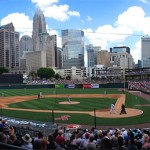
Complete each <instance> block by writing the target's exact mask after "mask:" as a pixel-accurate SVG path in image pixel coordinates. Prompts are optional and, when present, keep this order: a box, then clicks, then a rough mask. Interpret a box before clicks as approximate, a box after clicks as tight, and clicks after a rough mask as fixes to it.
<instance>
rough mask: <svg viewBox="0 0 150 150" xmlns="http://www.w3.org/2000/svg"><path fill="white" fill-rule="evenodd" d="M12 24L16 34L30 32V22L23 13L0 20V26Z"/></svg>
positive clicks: (13, 14)
mask: <svg viewBox="0 0 150 150" xmlns="http://www.w3.org/2000/svg"><path fill="white" fill-rule="evenodd" d="M11 22H12V23H13V25H14V27H15V31H18V32H31V31H32V20H30V19H29V17H28V16H26V15H25V14H23V13H12V14H9V15H8V16H6V17H4V18H3V19H2V20H1V25H6V24H8V23H11Z"/></svg>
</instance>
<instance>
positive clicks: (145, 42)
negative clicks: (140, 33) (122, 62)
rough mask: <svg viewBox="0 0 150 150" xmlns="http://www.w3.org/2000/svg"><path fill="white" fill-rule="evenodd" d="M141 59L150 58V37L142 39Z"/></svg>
mask: <svg viewBox="0 0 150 150" xmlns="http://www.w3.org/2000/svg"><path fill="white" fill-rule="evenodd" d="M141 54H142V55H141V56H142V58H141V59H146V58H150V36H145V37H142V38H141Z"/></svg>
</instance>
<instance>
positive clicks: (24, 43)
mask: <svg viewBox="0 0 150 150" xmlns="http://www.w3.org/2000/svg"><path fill="white" fill-rule="evenodd" d="M32 49H33V44H32V38H31V37H30V36H28V35H24V36H22V37H21V39H20V58H21V57H23V56H24V55H25V53H27V52H30V51H32Z"/></svg>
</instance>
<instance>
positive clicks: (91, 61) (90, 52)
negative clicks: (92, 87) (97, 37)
mask: <svg viewBox="0 0 150 150" xmlns="http://www.w3.org/2000/svg"><path fill="white" fill-rule="evenodd" d="M86 50H87V66H88V67H94V65H95V53H94V49H93V45H92V44H90V45H86Z"/></svg>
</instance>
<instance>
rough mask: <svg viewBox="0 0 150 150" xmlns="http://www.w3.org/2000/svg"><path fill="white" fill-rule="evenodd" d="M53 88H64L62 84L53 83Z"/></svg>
mask: <svg viewBox="0 0 150 150" xmlns="http://www.w3.org/2000/svg"><path fill="white" fill-rule="evenodd" d="M55 88H64V84H55Z"/></svg>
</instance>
